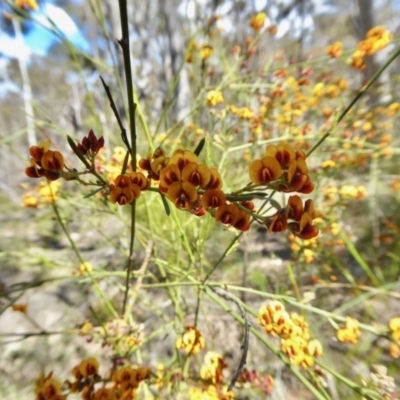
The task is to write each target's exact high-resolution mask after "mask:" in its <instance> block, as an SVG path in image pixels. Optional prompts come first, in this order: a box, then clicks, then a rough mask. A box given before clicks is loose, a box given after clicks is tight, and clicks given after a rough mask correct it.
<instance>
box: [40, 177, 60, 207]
mask: <svg viewBox="0 0 400 400" xmlns="http://www.w3.org/2000/svg"><path fill="white" fill-rule="evenodd" d="M60 188H61V183H60V181H52V182H40V183H39V186H38V191H39V196H40V200H41V201H43V202H44V203H47V204H51V203H54V202H56V201H57V200H58V192H59V190H60Z"/></svg>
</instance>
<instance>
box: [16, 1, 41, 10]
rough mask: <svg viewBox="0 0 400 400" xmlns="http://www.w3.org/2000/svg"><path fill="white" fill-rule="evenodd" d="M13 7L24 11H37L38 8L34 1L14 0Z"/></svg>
mask: <svg viewBox="0 0 400 400" xmlns="http://www.w3.org/2000/svg"><path fill="white" fill-rule="evenodd" d="M15 5H16V6H17V7H19V8H23V9H25V10H37V9H38V8H39V6H38V4H37V3H36V1H35V0H15Z"/></svg>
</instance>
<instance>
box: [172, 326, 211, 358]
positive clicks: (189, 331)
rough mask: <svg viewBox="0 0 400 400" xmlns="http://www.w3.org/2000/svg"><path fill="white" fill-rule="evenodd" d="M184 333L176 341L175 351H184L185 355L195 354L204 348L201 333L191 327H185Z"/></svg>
mask: <svg viewBox="0 0 400 400" xmlns="http://www.w3.org/2000/svg"><path fill="white" fill-rule="evenodd" d="M185 330H186V332H185V333H184V334H183V336H182V337H180V338H178V339H177V341H176V348H177V349H184V350H185V351H186V353H187V354H190V355H193V354H197V353H198V352H199V351H200V350H203V349H204V347H205V341H204V337H203V335H202V333H201V332H200V331H199V330H198V329H196V328H195V327H194V326H192V325H188V326H186V327H185Z"/></svg>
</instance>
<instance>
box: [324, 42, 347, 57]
mask: <svg viewBox="0 0 400 400" xmlns="http://www.w3.org/2000/svg"><path fill="white" fill-rule="evenodd" d="M342 51H343V43H342V42H335V43H333V44H331V45H330V46H328V48H327V49H326V54H328V55H329V56H331V57H333V58H338V57H340V56H341V54H342Z"/></svg>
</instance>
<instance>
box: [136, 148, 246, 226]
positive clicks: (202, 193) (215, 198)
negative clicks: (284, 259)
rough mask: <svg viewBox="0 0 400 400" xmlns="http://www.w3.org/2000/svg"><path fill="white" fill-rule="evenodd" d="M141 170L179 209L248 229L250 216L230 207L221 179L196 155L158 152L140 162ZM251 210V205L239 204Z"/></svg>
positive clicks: (236, 207) (186, 152)
mask: <svg viewBox="0 0 400 400" xmlns="http://www.w3.org/2000/svg"><path fill="white" fill-rule="evenodd" d="M139 165H140V167H141V168H142V169H143V170H145V171H148V175H149V178H151V179H153V180H159V190H160V192H161V193H162V194H164V195H166V197H167V198H168V199H169V200H170V201H171V202H172V203H173V204H174V205H175V206H176V207H177V208H179V209H183V210H187V211H189V212H191V213H192V214H194V215H197V216H202V215H205V214H206V212H207V211H208V212H210V213H211V214H212V215H213V216H214V218H215V220H216V221H220V222H222V223H223V224H225V225H231V226H233V227H235V228H236V229H239V230H242V231H246V230H248V229H249V228H250V215H249V214H248V213H246V211H244V210H243V209H241V208H240V207H239V206H238V205H237V204H235V203H229V202H228V201H227V197H226V195H225V193H224V192H223V191H222V190H221V187H222V185H223V182H222V178H221V175H220V174H219V172H218V170H217V169H216V168H209V167H208V166H207V165H205V164H201V163H199V162H198V157H197V155H196V154H195V153H193V152H191V151H189V150H182V149H178V150H176V151H175V152H174V153H173V155H172V156H171V157H170V158H168V157H166V156H165V154H164V152H163V151H162V150H161V149H157V150H156V151H155V153H154V154H153V155H152V156H149V157H148V158H145V159H142V160H140V162H139ZM241 206H242V207H244V208H246V209H248V208H250V209H252V208H253V206H252V203H250V202H247V203H241Z"/></svg>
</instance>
